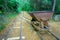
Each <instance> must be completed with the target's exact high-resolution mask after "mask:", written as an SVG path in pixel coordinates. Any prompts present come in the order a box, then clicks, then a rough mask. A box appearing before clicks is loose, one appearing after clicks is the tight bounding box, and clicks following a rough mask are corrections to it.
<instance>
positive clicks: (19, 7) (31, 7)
mask: <svg viewBox="0 0 60 40" xmlns="http://www.w3.org/2000/svg"><path fill="white" fill-rule="evenodd" d="M53 3H54V2H53V0H0V16H1V17H0V30H1V29H3V27H4V26H5V25H6V24H8V23H9V22H10V21H11V20H12V19H13V18H15V17H16V16H17V15H18V13H19V12H20V11H41V10H45V11H46V10H49V11H50V10H52V6H53ZM55 14H60V0H56V9H55ZM2 26H3V27H2Z"/></svg>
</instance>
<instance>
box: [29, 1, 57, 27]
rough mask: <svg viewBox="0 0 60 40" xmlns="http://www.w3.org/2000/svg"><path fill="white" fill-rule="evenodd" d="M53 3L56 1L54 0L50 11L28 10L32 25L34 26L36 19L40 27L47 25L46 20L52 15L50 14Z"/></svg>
mask: <svg viewBox="0 0 60 40" xmlns="http://www.w3.org/2000/svg"><path fill="white" fill-rule="evenodd" d="M55 3H56V0H54V3H53V8H52V11H35V12H30V15H31V16H32V25H33V26H35V25H34V23H35V22H36V21H37V22H39V23H38V24H39V25H40V26H41V28H43V27H44V28H46V27H49V24H48V20H49V19H50V18H51V17H52V15H53V13H54V10H55ZM40 26H39V27H40ZM36 27H37V26H36ZM39 27H38V28H39Z"/></svg>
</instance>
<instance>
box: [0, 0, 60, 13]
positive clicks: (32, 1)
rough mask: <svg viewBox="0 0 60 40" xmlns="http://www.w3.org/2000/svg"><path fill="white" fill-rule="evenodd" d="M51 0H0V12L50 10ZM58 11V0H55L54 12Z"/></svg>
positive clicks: (59, 3) (59, 1)
mask: <svg viewBox="0 0 60 40" xmlns="http://www.w3.org/2000/svg"><path fill="white" fill-rule="evenodd" d="M52 6H53V0H0V13H5V14H6V12H20V11H41V10H52ZM59 13H60V0H56V8H55V14H59Z"/></svg>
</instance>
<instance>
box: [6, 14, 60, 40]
mask: <svg viewBox="0 0 60 40" xmlns="http://www.w3.org/2000/svg"><path fill="white" fill-rule="evenodd" d="M21 18H22V14H19V15H18V17H17V18H16V19H15V21H14V22H13V23H12V24H13V25H11V26H10V27H11V30H9V31H10V32H9V34H7V39H9V40H19V39H20V27H21V20H22V19H21ZM26 18H28V19H26ZM31 19H32V18H31V17H30V16H29V15H28V14H24V18H23V23H22V29H23V30H22V39H23V40H41V37H39V36H38V34H37V32H36V31H34V30H33V28H32V26H31V24H30V23H29V22H31V21H30V20H31ZM27 20H28V21H27ZM53 24H54V23H53ZM53 24H51V25H53ZM53 28H54V27H52V29H51V30H53V32H56V31H57V32H58V30H57V29H56V31H55V28H54V29H53ZM59 34H60V33H59ZM42 36H43V37H44V39H45V40H56V39H55V38H53V37H52V36H51V35H50V34H48V33H46V34H42Z"/></svg>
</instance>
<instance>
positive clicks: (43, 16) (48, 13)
mask: <svg viewBox="0 0 60 40" xmlns="http://www.w3.org/2000/svg"><path fill="white" fill-rule="evenodd" d="M30 15H31V16H32V18H34V19H35V20H38V21H40V19H47V20H48V19H50V18H51V17H52V15H53V12H51V11H40V12H38V11H37V12H31V13H30Z"/></svg>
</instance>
